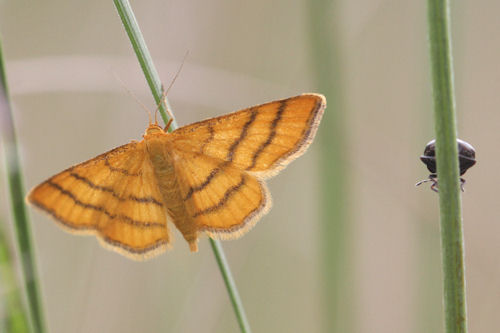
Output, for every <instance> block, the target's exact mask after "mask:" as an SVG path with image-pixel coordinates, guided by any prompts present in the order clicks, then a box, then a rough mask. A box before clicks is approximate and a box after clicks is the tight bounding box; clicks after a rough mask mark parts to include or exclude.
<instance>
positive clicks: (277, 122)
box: [172, 94, 326, 178]
mask: <svg viewBox="0 0 500 333" xmlns="http://www.w3.org/2000/svg"><path fill="white" fill-rule="evenodd" d="M325 107H326V99H325V97H324V96H323V95H318V94H303V95H299V96H296V97H291V98H287V99H283V100H279V101H275V102H270V103H266V104H262V105H258V106H254V107H251V108H248V109H244V110H241V111H237V112H234V113H231V114H228V115H224V116H221V117H217V118H212V119H207V120H204V121H201V122H198V123H194V124H191V125H187V126H184V127H181V128H179V129H177V130H175V131H174V132H173V133H172V134H173V135H174V141H175V143H176V146H177V147H181V149H184V150H189V151H191V152H193V153H194V152H196V153H202V154H204V155H207V156H210V157H213V158H216V159H219V160H223V161H228V162H231V163H232V164H233V165H234V166H235V167H237V168H239V169H241V170H245V171H248V172H252V173H253V174H255V175H256V176H258V177H259V178H266V177H270V176H273V175H274V174H276V173H277V172H279V171H280V170H281V169H283V168H284V167H285V166H286V165H287V164H288V163H290V162H291V161H292V160H294V159H295V158H297V157H299V156H300V155H302V154H303V153H304V152H305V150H306V149H307V148H308V147H309V145H310V144H311V142H312V140H313V139H314V136H315V134H316V131H317V128H318V125H319V122H320V120H321V117H322V115H323V112H324V109H325Z"/></svg>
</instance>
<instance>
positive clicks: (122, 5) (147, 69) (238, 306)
mask: <svg viewBox="0 0 500 333" xmlns="http://www.w3.org/2000/svg"><path fill="white" fill-rule="evenodd" d="M113 2H114V3H115V6H116V9H117V11H118V14H119V15H120V18H121V20H122V23H123V25H124V27H125V30H126V31H127V34H128V37H129V38H130V42H131V43H132V46H133V48H134V51H135V53H136V55H137V58H138V59H139V63H140V64H141V68H142V70H143V71H144V75H145V76H146V80H147V81H148V84H149V87H150V88H151V91H152V93H153V96H154V98H155V100H156V102H157V103H158V105H161V97H162V96H161V94H162V93H161V81H160V78H159V76H158V72H157V71H156V68H155V66H154V64H153V60H152V58H151V55H150V54H149V51H148V48H147V46H146V43H145V41H144V38H143V37H142V33H141V31H140V29H139V25H138V24H137V20H136V19H135V15H134V13H133V11H132V8H131V7H130V3H129V2H128V1H127V0H113ZM169 110H172V109H171V108H169ZM160 113H161V115H162V118H163V120H164V121H165V123H168V120H169V118H168V117H167V115H166V112H165V110H164V108H163V105H161V108H160ZM170 128H171V129H176V128H177V124H176V123H175V120H174V121H173V122H172V125H171V127H170ZM209 241H210V245H211V246H212V250H213V252H214V255H215V258H216V260H217V263H218V265H219V268H220V271H221V274H222V277H223V278H224V282H225V284H226V288H227V291H228V294H229V298H230V299H231V304H232V306H233V309H234V312H235V314H236V318H237V320H238V323H239V326H240V329H241V331H242V332H245V333H249V332H250V325H249V324H248V320H247V318H246V314H245V310H244V308H243V303H242V302H241V300H240V296H239V293H238V289H237V288H236V283H235V282H234V279H233V277H232V274H231V269H230V268H229V265H228V263H227V261H226V259H225V255H224V251H223V249H222V245H221V244H220V242H219V241H218V240H213V239H211V238H209Z"/></svg>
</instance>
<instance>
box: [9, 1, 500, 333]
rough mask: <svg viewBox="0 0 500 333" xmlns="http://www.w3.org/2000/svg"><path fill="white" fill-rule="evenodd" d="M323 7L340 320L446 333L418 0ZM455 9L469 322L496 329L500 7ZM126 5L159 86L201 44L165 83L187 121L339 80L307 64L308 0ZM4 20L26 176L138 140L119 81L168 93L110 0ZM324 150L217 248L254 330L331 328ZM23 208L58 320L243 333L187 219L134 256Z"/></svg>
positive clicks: (36, 6)
mask: <svg viewBox="0 0 500 333" xmlns="http://www.w3.org/2000/svg"><path fill="white" fill-rule="evenodd" d="M325 4H328V5H325V6H327V7H325V10H327V15H324V16H322V18H321V19H323V20H324V19H325V18H329V17H331V19H330V21H329V22H328V23H329V24H331V25H332V26H334V27H335V29H336V30H335V33H334V34H332V35H331V38H330V39H328V40H324V41H322V43H324V44H325V47H326V46H328V45H335V47H336V49H337V51H338V54H337V55H338V57H339V58H338V59H335V60H334V63H335V64H337V65H338V66H340V67H339V68H340V73H339V77H338V78H335V77H332V78H331V79H332V82H334V83H335V84H338V85H339V86H340V87H341V89H340V91H341V95H340V96H339V98H341V99H342V103H341V105H342V109H341V110H339V112H342V114H343V118H344V121H345V124H342V128H343V132H344V134H345V137H344V142H345V147H344V149H345V155H342V156H340V157H339V158H340V160H341V161H342V162H343V163H345V165H346V166H347V167H346V170H347V172H346V173H345V174H342V175H338V176H339V177H345V179H347V180H348V181H347V184H348V185H349V188H348V189H347V191H346V196H347V197H346V198H345V201H346V202H347V203H348V204H347V207H348V213H347V214H348V216H349V220H348V221H349V226H348V229H347V230H346V231H345V234H343V235H341V237H343V239H344V242H345V244H346V249H345V252H344V257H345V263H346V264H345V265H343V266H341V267H342V273H345V277H346V281H345V285H341V288H342V289H343V290H345V291H346V292H345V295H347V296H343V297H345V298H344V299H343V298H339V299H338V300H334V302H337V303H338V304H340V307H341V308H342V305H343V304H345V307H344V308H343V309H342V312H343V313H344V312H345V313H346V315H345V316H343V317H342V318H340V319H339V320H344V321H349V322H350V323H348V324H346V327H349V331H352V332H441V331H442V323H441V321H442V314H441V312H442V309H441V296H440V293H441V271H440V270H441V269H440V252H439V250H440V248H439V224H438V218H439V212H438V204H437V199H438V197H437V195H435V194H434V193H433V192H431V191H429V190H428V189H427V188H424V187H422V188H415V187H414V184H415V182H416V181H418V180H420V179H423V178H425V177H427V175H428V172H427V171H426V169H425V167H424V165H423V164H421V162H420V161H419V160H418V157H419V156H420V155H421V153H422V152H423V149H424V146H425V144H426V143H427V142H428V141H429V140H430V139H432V138H433V120H432V108H431V87H430V85H431V83H430V78H429V72H430V69H429V64H428V48H427V27H426V7H425V2H424V1H420V2H417V1H395V0H392V1H389V0H386V1H378V0H375V1H367V0H364V1H355V2H353V1H337V2H333V3H329V2H325ZM322 5H323V4H321V3H320V4H319V6H322ZM453 5H454V6H453V8H452V22H453V29H452V31H453V33H452V36H453V43H454V48H453V53H454V60H455V79H456V96H457V110H458V125H459V137H460V138H462V139H464V140H466V141H468V142H470V143H471V144H472V145H473V146H474V147H475V148H476V151H477V158H478V165H477V166H476V167H474V168H472V169H471V170H469V171H468V172H467V174H466V175H465V178H466V179H467V181H468V182H467V185H466V190H467V192H466V193H465V194H464V196H463V215H464V221H465V245H466V267H467V287H468V290H467V294H468V306H469V318H470V321H469V327H470V330H471V332H493V331H495V330H496V328H497V327H498V325H497V321H498V314H497V312H498V311H497V309H498V308H500V283H499V281H500V265H499V264H500V259H499V254H500V224H499V218H498V217H499V216H500V203H499V196H498V194H497V193H498V189H499V186H500V173H499V172H498V170H500V157H499V152H500V150H499V149H498V143H499V142H500V131H499V129H498V126H499V124H500V113H499V112H497V110H496V106H497V105H499V104H500V94H499V93H498V88H497V86H498V85H499V83H500V65H499V64H498V58H499V53H500V37H499V34H498V33H497V32H498V31H499V29H500V21H499V20H498V15H497V14H498V12H499V11H500V3H496V2H492V1H485V0H478V1H475V2H473V3H472V2H471V3H468V2H463V3H457V4H455V3H454V4H453ZM132 6H133V9H134V11H135V14H136V16H137V19H138V21H139V24H140V26H141V28H142V31H143V33H144V36H145V39H146V42H147V43H148V46H149V48H150V51H151V53H152V56H153V59H154V61H155V64H156V66H157V67H158V71H159V72H160V76H161V77H162V80H163V81H164V82H165V83H166V84H168V83H169V82H170V81H171V80H172V78H173V76H174V74H175V72H176V71H177V69H178V68H179V66H180V64H181V62H182V59H183V57H184V54H185V53H186V51H189V56H188V58H187V60H186V63H185V64H184V68H183V70H182V72H181V74H180V76H179V78H178V79H177V81H176V82H175V84H174V86H173V88H172V89H171V91H170V93H169V100H170V103H171V105H172V107H173V110H174V113H175V116H176V118H177V122H178V123H179V125H181V126H182V125H184V124H188V123H191V122H194V121H197V120H200V119H204V118H209V117H213V116H217V115H220V114H224V113H227V112H230V111H234V110H238V109H241V108H245V107H248V106H251V105H255V104H260V103H264V102H267V101H270V100H275V99H279V98H285V97H289V96H293V95H296V94H299V93H302V92H318V93H325V91H322V89H323V90H325V89H327V88H324V87H321V86H320V85H319V83H318V79H317V77H315V75H314V73H316V71H317V69H318V67H319V68H320V69H321V66H322V65H321V64H318V63H317V62H316V63H315V61H317V59H318V52H320V53H321V52H322V51H321V48H320V49H315V50H313V43H312V41H313V39H314V36H313V35H312V31H313V29H312V28H311V24H314V22H315V20H316V17H315V16H314V15H313V14H311V13H312V12H311V10H310V8H311V2H309V1H285V0H278V1H261V0H258V1H251V2H243V1H209V2H208V1H182V0H172V1H142V2H140V1H133V2H132ZM0 33H1V37H2V42H3V48H4V53H5V57H6V66H7V74H8V79H9V85H10V86H9V88H10V91H11V95H12V102H13V107H14V112H15V114H14V116H15V123H16V129H17V133H18V136H19V142H20V144H21V153H22V158H23V167H24V172H25V184H26V188H27V189H29V188H31V187H32V186H34V185H36V184H37V183H39V182H41V181H43V180H45V179H46V178H47V177H49V176H51V175H52V174H54V173H56V172H59V171H61V170H63V169H65V168H66V167H68V166H70V165H72V164H75V163H78V162H81V161H84V160H86V159H89V158H91V157H94V156H95V155H98V154H100V153H102V152H104V151H107V150H110V149H112V148H114V147H116V146H118V145H121V144H124V143H127V142H129V141H130V140H132V139H133V140H139V139H140V138H141V136H142V134H143V132H144V129H145V128H146V126H147V124H148V117H147V114H146V113H145V112H144V110H143V109H142V108H141V107H140V106H139V105H138V104H137V103H136V102H135V101H134V100H133V98H131V97H130V96H129V95H128V94H127V93H126V92H125V91H124V89H123V88H122V86H121V83H120V82H119V81H118V80H116V79H115V77H114V75H115V74H116V75H117V76H118V77H119V78H121V80H123V81H124V83H125V85H126V86H127V87H128V89H130V90H131V91H133V92H134V93H135V94H137V95H138V97H139V98H140V99H141V100H142V101H143V102H144V103H145V104H146V105H148V107H149V108H150V109H154V108H155V105H154V102H153V99H152V98H151V94H150V91H149V89H148V87H147V84H146V82H145V80H144V78H143V75H142V72H141V70H140V67H139V65H138V63H137V61H136V58H135V55H134V54H133V52H132V50H131V47H130V43H129V41H128V38H127V36H126V34H125V32H124V30H123V28H122V24H121V22H120V20H119V18H118V16H117V14H116V11H115V8H114V6H113V3H112V1H98V0H87V1H63V0H56V1H50V2H26V1H5V0H4V1H0ZM326 35H328V33H327V34H326ZM336 80H337V81H336ZM335 102H336V101H333V100H329V105H331V106H333V105H336V103H335ZM329 111H330V110H329V109H328V108H327V110H326V113H328V112H329ZM331 112H333V110H331ZM331 130H332V128H328V126H320V129H319V131H320V132H321V131H331ZM319 135H321V134H319ZM328 147H329V143H328V142H324V141H319V140H316V142H315V143H314V144H313V145H312V146H311V148H310V150H309V152H308V153H307V154H306V155H305V156H303V157H301V158H299V159H298V160H297V161H295V162H293V163H292V164H291V165H290V166H289V167H288V168H287V169H286V170H284V171H283V172H281V173H280V174H279V175H278V176H277V177H276V178H274V179H272V180H270V181H269V186H270V190H271V193H272V195H273V199H274V200H273V201H274V207H273V209H272V210H271V212H270V213H269V214H268V215H266V216H265V217H264V218H263V219H262V220H261V222H259V223H258V224H257V226H256V227H255V228H254V229H253V230H252V231H251V232H249V233H248V234H247V235H246V236H245V237H243V238H242V239H240V240H237V241H227V242H224V243H223V245H224V248H225V250H226V255H227V256H228V259H229V262H230V264H231V268H232V270H233V273H234V275H235V278H236V282H237V284H238V287H239V291H240V293H241V296H242V300H243V303H244V305H245V308H246V311H247V315H248V319H249V321H250V323H251V326H252V328H253V331H254V332H319V331H322V330H323V331H327V330H328V329H326V328H325V327H326V325H325V322H327V318H325V316H330V315H333V314H332V312H330V310H329V309H325V305H324V304H325V303H324V297H323V296H324V289H323V288H324V282H325V281H324V279H325V276H324V272H325V267H324V263H325V260H324V258H325V257H328V256H329V255H330V254H328V253H326V254H325V253H323V251H322V250H321V249H322V248H323V247H322V245H321V242H322V241H324V239H325V237H324V235H322V230H324V226H322V225H321V223H322V222H320V216H321V205H320V202H321V195H322V194H321V193H322V192H321V191H320V188H321V184H322V179H321V177H322V176H321V174H320V173H319V170H321V169H320V167H319V166H318V163H319V161H320V154H322V150H327V149H328ZM0 159H1V162H2V163H0V168H2V170H1V175H2V176H1V177H0V189H1V193H0V220H2V221H3V222H5V221H7V223H5V225H2V227H4V228H6V229H7V231H8V235H9V236H10V237H9V240H10V241H11V244H13V239H14V237H13V233H12V220H11V214H10V212H9V209H10V207H9V202H8V193H7V186H6V179H5V165H4V163H3V162H4V156H3V150H2V152H1V154H0ZM325 199H326V201H327V200H328V199H329V198H325ZM332 200H334V199H333V198H332ZM30 211H31V212H32V213H31V216H32V225H33V234H34V241H35V248H36V253H37V257H38V266H39V270H40V272H39V274H40V277H41V282H42V285H41V287H42V293H43V299H44V305H45V312H46V316H47V322H48V325H49V331H50V332H54V333H62V332H110V333H112V332H123V333H126V332H237V331H238V326H237V323H236V320H235V318H234V314H233V310H232V308H231V306H230V303H229V300H228V295H227V293H226V292H225V287H224V285H223V282H222V280H221V277H220V272H219V271H218V269H217V266H216V263H215V260H214V258H213V254H212V252H211V250H210V247H209V244H208V242H207V240H206V239H203V240H202V241H201V242H200V252H199V253H198V254H191V253H189V251H188V247H187V244H186V243H185V242H184V240H183V239H182V237H181V236H180V234H178V233H177V232H176V234H175V236H176V242H175V243H174V248H173V250H171V251H169V252H168V253H166V254H165V255H162V256H160V257H157V258H156V259H153V260H151V261H148V262H143V263H137V262H132V261H130V260H128V259H126V258H124V257H122V256H120V255H118V254H116V253H114V252H109V251H107V250H105V249H103V248H101V247H100V246H99V244H98V242H97V241H96V240H95V239H94V238H93V237H75V236H72V235H69V234H67V233H65V232H63V231H61V230H60V229H59V228H58V227H57V226H56V224H55V223H53V222H52V221H50V220H49V218H47V217H45V215H42V214H41V213H39V212H35V211H33V210H30ZM332 223H333V222H332ZM326 282H330V283H332V284H335V283H336V281H326ZM5 311H6V309H5V308H4V307H0V317H1V316H3V313H5Z"/></svg>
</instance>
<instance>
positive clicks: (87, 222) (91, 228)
mask: <svg viewBox="0 0 500 333" xmlns="http://www.w3.org/2000/svg"><path fill="white" fill-rule="evenodd" d="M27 199H28V201H29V202H31V203H32V204H34V205H35V206H37V207H39V208H41V209H42V210H43V211H45V212H46V213H48V214H49V215H51V216H52V217H53V218H54V219H55V220H56V221H58V222H59V223H60V225H61V226H63V227H64V229H66V230H68V231H70V232H72V233H76V234H87V235H89V234H90V235H96V236H97V238H98V239H99V240H100V241H101V243H102V244H103V245H104V246H105V247H108V248H110V249H112V250H114V251H117V252H119V253H121V254H123V255H125V256H127V257H129V258H132V259H136V260H141V259H145V258H148V257H151V256H154V255H156V254H158V253H160V252H163V251H164V250H165V248H166V246H167V245H168V243H169V241H170V237H169V231H168V229H167V225H166V223H167V216H166V211H165V208H164V207H163V203H162V200H161V194H160V192H159V189H158V186H157V184H156V180H155V177H154V176H153V169H152V166H151V163H150V161H149V159H148V158H146V150H145V144H144V142H142V141H141V142H133V143H130V144H127V145H124V146H120V147H118V148H115V149H113V150H111V151H109V152H107V153H104V154H102V155H99V156H97V157H95V158H93V159H91V160H89V161H87V162H83V163H81V164H78V165H76V166H73V167H71V168H69V169H67V170H65V171H63V172H61V173H59V174H57V175H55V176H53V177H51V178H49V179H48V180H46V181H45V182H43V183H42V184H40V185H38V186H37V187H35V188H34V189H33V190H31V192H30V193H29V195H28V197H27Z"/></svg>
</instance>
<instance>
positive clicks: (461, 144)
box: [415, 139, 476, 192]
mask: <svg viewBox="0 0 500 333" xmlns="http://www.w3.org/2000/svg"><path fill="white" fill-rule="evenodd" d="M457 144H458V163H459V168H460V176H462V175H463V174H464V173H465V172H466V171H467V170H468V169H469V168H470V167H471V166H473V165H474V164H476V150H475V149H474V147H472V146H471V145H470V144H469V143H467V142H465V141H463V140H460V139H457ZM420 160H421V161H422V162H424V164H425V165H426V166H427V169H428V170H429V171H430V172H431V174H430V175H429V178H428V179H424V180H421V181H419V182H418V183H417V184H415V185H416V186H418V185H420V184H423V183H426V182H432V185H431V190H433V191H434V192H437V191H438V190H437V186H438V181H437V168H436V140H432V141H430V142H429V143H428V144H427V145H426V146H425V150H424V155H422V156H420ZM464 184H465V179H463V178H462V177H460V189H461V190H462V192H463V191H464Z"/></svg>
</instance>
